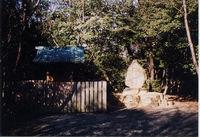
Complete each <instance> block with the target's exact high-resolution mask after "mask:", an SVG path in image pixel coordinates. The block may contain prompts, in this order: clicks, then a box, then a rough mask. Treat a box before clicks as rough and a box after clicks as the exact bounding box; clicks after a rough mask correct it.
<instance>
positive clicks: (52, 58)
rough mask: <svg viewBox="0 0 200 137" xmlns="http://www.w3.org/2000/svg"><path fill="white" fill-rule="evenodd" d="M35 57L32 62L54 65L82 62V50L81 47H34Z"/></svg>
mask: <svg viewBox="0 0 200 137" xmlns="http://www.w3.org/2000/svg"><path fill="white" fill-rule="evenodd" d="M36 49H37V55H36V57H35V58H34V60H33V61H34V62H37V63H55V62H70V63H81V62H84V49H83V48H82V47H62V48H53V47H36Z"/></svg>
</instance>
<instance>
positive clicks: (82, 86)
mask: <svg viewBox="0 0 200 137" xmlns="http://www.w3.org/2000/svg"><path fill="white" fill-rule="evenodd" d="M81 112H85V82H81Z"/></svg>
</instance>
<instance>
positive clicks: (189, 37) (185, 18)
mask: <svg viewBox="0 0 200 137" xmlns="http://www.w3.org/2000/svg"><path fill="white" fill-rule="evenodd" d="M183 9H184V24H185V30H186V34H187V39H188V44H189V47H190V52H191V55H192V62H193V65H194V67H195V69H196V72H197V75H199V74H198V70H199V69H198V68H199V67H198V63H197V60H196V56H195V51H194V45H193V43H192V38H191V34H190V29H189V24H188V19H187V5H186V0H183Z"/></svg>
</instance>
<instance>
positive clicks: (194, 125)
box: [5, 102, 198, 136]
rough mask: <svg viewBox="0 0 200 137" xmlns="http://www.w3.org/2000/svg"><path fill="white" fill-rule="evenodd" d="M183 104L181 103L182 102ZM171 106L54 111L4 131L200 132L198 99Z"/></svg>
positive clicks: (34, 133) (35, 133) (39, 133)
mask: <svg viewBox="0 0 200 137" xmlns="http://www.w3.org/2000/svg"><path fill="white" fill-rule="evenodd" d="M180 104H181V105H182V106H181V105H180ZM180 104H179V105H178V106H177V105H176V106H173V107H170V108H138V109H121V110H118V111H115V112H109V113H96V114H94V113H76V114H65V115H52V116H45V117H41V118H37V119H35V120H31V121H27V122H22V123H17V124H16V125H15V126H14V125H13V127H12V128H10V129H9V130H7V131H5V135H15V136H22V135H27V136H28V135H31V136H50V135H51V136H52V135H56V136H61V135H65V136H66V135H70V136H72V135H73V136H74V135H76V136H79V135H84V136H86V135H90V136H91V135H93V136H198V111H197V103H195V105H194V104H191V105H192V107H191V105H189V104H188V103H187V102H186V103H185V105H184V104H183V103H180Z"/></svg>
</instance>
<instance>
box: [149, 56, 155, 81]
mask: <svg viewBox="0 0 200 137" xmlns="http://www.w3.org/2000/svg"><path fill="white" fill-rule="evenodd" d="M149 72H150V80H151V81H152V80H154V62H153V55H152V53H150V56H149Z"/></svg>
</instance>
